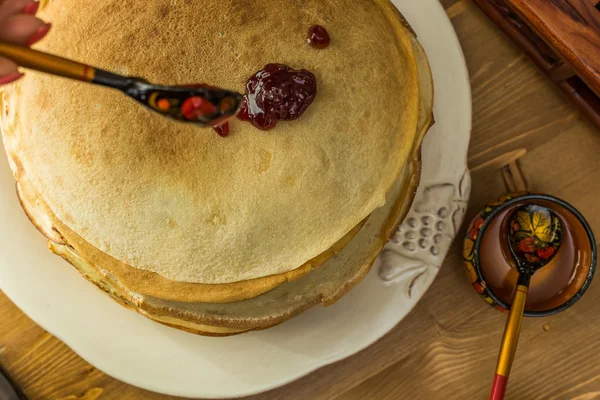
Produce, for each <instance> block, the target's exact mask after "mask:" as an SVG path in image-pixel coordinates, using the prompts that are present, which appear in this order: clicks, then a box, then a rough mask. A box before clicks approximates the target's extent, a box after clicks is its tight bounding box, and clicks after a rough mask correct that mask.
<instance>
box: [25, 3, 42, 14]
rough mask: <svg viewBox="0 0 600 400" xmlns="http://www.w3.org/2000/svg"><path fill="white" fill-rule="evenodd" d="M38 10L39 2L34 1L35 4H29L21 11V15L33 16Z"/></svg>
mask: <svg viewBox="0 0 600 400" xmlns="http://www.w3.org/2000/svg"><path fill="white" fill-rule="evenodd" d="M39 8H40V3H39V2H37V1H36V2H32V3H29V4H27V5H26V6H25V8H24V9H23V14H29V15H35V14H36V13H37V12H38V9H39Z"/></svg>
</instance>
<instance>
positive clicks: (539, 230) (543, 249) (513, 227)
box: [508, 204, 562, 276]
mask: <svg viewBox="0 0 600 400" xmlns="http://www.w3.org/2000/svg"><path fill="white" fill-rule="evenodd" d="M561 244H562V223H561V222H560V219H559V218H558V216H557V215H556V214H555V213H554V211H552V210H551V209H549V208H547V207H544V206H540V205H535V204H525V205H523V206H521V207H519V208H518V209H517V210H515V212H514V213H513V215H512V218H511V220H510V224H509V235H508V247H509V249H510V252H511V254H512V256H513V258H514V261H515V264H516V267H517V270H518V271H519V273H520V274H525V275H530V276H531V275H533V274H534V273H535V272H536V271H537V270H539V269H540V268H542V267H544V266H546V265H547V264H548V263H550V262H551V261H552V260H553V259H554V257H555V256H556V254H557V253H558V250H559V248H560V246H561Z"/></svg>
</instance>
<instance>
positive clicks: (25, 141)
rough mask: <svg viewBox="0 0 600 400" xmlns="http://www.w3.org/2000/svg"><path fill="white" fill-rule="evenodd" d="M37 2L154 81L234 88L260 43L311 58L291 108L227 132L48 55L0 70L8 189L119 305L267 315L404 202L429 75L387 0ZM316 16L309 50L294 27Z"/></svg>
mask: <svg viewBox="0 0 600 400" xmlns="http://www.w3.org/2000/svg"><path fill="white" fill-rule="evenodd" d="M41 17H42V18H45V19H47V20H49V21H52V23H53V32H54V33H52V34H51V35H49V36H48V38H47V39H45V40H44V41H43V42H42V43H41V45H40V46H39V49H41V50H44V51H48V52H52V53H55V54H58V55H62V56H65V57H69V58H73V59H76V60H81V61H85V62H86V63H89V64H92V65H96V66H99V67H101V68H103V69H106V70H112V71H116V72H119V73H124V74H129V75H133V76H143V77H145V78H147V79H149V80H150V81H153V82H157V83H164V84H189V83H198V82H207V83H210V84H211V85H215V86H220V87H224V88H228V89H232V90H237V91H242V90H243V88H244V86H245V82H246V80H247V79H248V78H249V77H250V76H251V75H252V74H253V73H254V72H256V71H257V70H259V69H261V68H263V67H264V66H265V65H266V64H269V63H281V64H286V65H289V66H291V67H293V68H297V69H300V68H303V69H308V70H309V71H311V72H313V73H314V74H315V75H316V77H317V83H318V94H317V97H316V100H315V101H314V103H313V104H312V105H311V106H310V107H309V109H308V110H307V111H306V113H305V114H304V115H303V116H302V117H301V118H300V119H298V120H296V121H292V122H281V123H280V124H278V125H277V127H276V128H275V129H273V130H271V131H268V132H263V131H259V130H257V129H256V128H254V127H253V126H252V125H250V124H248V123H244V122H241V121H237V120H236V121H233V123H232V126H231V130H232V135H231V136H230V137H228V138H221V137H219V136H218V135H216V134H215V133H214V132H212V131H210V130H202V129H199V128H196V127H193V126H189V125H185V124H178V123H175V122H172V121H169V120H166V119H164V118H162V117H161V116H158V115H156V114H153V113H151V112H149V111H147V110H145V109H143V108H142V107H139V106H138V105H136V104H135V103H133V102H132V101H131V100H129V99H127V98H126V97H125V96H121V95H119V94H118V93H115V92H113V91H111V90H107V89H104V88H100V87H95V86H92V85H87V84H84V83H78V82H72V81H66V80H63V79H59V78H55V77H51V76H48V75H43V74H38V73H34V72H29V73H28V74H27V76H26V77H25V78H24V79H23V80H21V81H20V82H18V83H16V84H14V85H12V86H10V87H6V88H3V89H0V90H2V91H1V92H0V105H1V109H0V110H1V111H2V116H1V118H2V124H1V127H2V134H3V139H4V144H5V147H6V151H7V154H8V157H9V161H10V165H11V168H12V169H13V171H14V175H15V178H16V180H17V192H18V195H19V198H20V200H21V204H22V206H23V208H24V209H25V211H26V213H27V214H28V216H29V217H30V219H31V221H32V222H33V223H34V224H35V225H36V227H37V228H38V229H39V230H40V231H41V232H42V233H43V234H44V235H45V236H46V237H47V238H48V239H49V247H50V249H51V250H52V251H53V252H55V253H56V254H58V255H60V256H62V257H64V258H65V259H66V260H68V261H69V262H70V263H71V264H73V265H74V266H75V267H76V268H77V269H78V270H79V271H80V272H81V273H82V274H83V275H84V276H85V277H86V278H87V279H88V280H90V281H91V282H93V283H94V284H96V285H97V286H98V287H100V288H101V289H102V290H104V291H105V292H107V293H109V294H110V295H111V296H112V297H113V298H114V299H116V300H118V301H119V302H120V303H122V304H124V305H126V306H127V307H130V308H132V309H134V310H136V311H138V312H140V313H142V314H143V315H145V316H147V317H149V318H152V319H154V320H156V321H159V322H161V323H164V324H167V325H171V326H174V327H176V328H179V329H184V330H188V331H191V332H195V333H200V334H206V335H217V336H219V335H230V334H235V333H240V332H245V331H249V330H255V329H264V328H267V327H270V326H273V325H275V324H278V323H280V322H283V321H284V320H286V319H288V318H291V317H292V316H294V315H297V314H299V313H301V312H302V311H304V310H306V309H308V308H309V307H312V306H314V305H316V304H318V303H322V304H325V305H328V304H331V303H333V302H335V301H336V300H337V299H339V298H340V297H341V296H343V295H344V294H345V293H347V292H348V291H349V290H350V289H351V288H352V287H354V286H355V285H356V284H357V283H358V282H359V281H360V280H361V279H362V278H363V277H364V276H365V275H366V274H367V272H368V271H369V269H370V268H371V266H372V264H373V262H374V260H375V258H376V257H377V255H378V254H379V252H380V251H381V249H382V248H383V246H384V244H385V242H386V241H387V239H388V237H389V235H390V233H391V231H392V230H393V229H394V227H395V226H397V225H398V223H400V222H401V220H402V219H403V218H404V216H405V215H406V212H407V211H408V208H409V207H410V203H411V201H412V198H413V196H414V192H415V190H416V186H417V184H418V176H419V168H420V144H421V141H422V139H423V136H424V135H425V133H426V131H427V130H428V128H429V127H430V125H431V123H432V108H433V83H432V78H431V73H430V70H429V65H428V63H427V58H426V56H425V53H424V52H423V49H422V48H421V46H420V45H419V43H418V41H417V39H416V36H415V34H414V32H413V31H412V30H411V28H410V27H409V25H408V24H407V23H406V21H405V20H404V19H403V17H402V16H401V15H400V13H399V12H398V11H397V10H396V8H395V7H394V6H393V5H392V4H391V3H390V2H389V1H388V0H361V1H356V0H330V1H327V2H324V1H322V0H305V1H302V2H299V1H294V0H254V1H245V0H225V1H224V0H204V1H187V2H172V1H169V0H152V1H146V2H139V1H136V0H105V1H102V2H98V1H93V0H60V1H42V9H41ZM315 24H319V25H322V26H324V27H325V28H326V29H327V30H328V32H329V34H330V35H331V37H332V43H331V45H330V47H328V48H327V49H325V50H315V49H313V48H311V47H310V46H308V45H307V43H306V37H307V31H308V29H309V28H310V27H311V26H313V25H315ZM43 267H44V266H40V268H43Z"/></svg>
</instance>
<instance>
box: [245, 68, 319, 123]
mask: <svg viewBox="0 0 600 400" xmlns="http://www.w3.org/2000/svg"><path fill="white" fill-rule="evenodd" d="M316 95H317V80H316V78H315V76H314V75H313V74H312V73H311V72H309V71H306V70H304V69H301V70H295V69H292V68H290V67H288V66H286V65H282V64H268V65H267V66H266V67H265V68H264V69H262V70H260V71H258V72H257V73H256V74H254V75H253V76H252V77H250V79H248V83H247V84H246V94H245V95H244V100H243V101H242V105H241V107H240V112H239V113H238V116H237V117H238V119H240V120H242V121H249V122H250V123H252V125H254V126H255V127H256V128H258V129H261V130H264V131H267V130H269V129H273V128H274V127H275V125H277V123H278V122H279V121H291V120H294V119H297V118H300V116H302V114H304V112H305V111H306V109H307V108H308V106H310V105H311V104H312V102H313V100H314V99H315V96H316Z"/></svg>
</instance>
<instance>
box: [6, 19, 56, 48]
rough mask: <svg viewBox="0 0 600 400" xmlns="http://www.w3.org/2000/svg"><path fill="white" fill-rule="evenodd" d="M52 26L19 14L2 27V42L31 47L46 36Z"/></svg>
mask: <svg viewBox="0 0 600 400" xmlns="http://www.w3.org/2000/svg"><path fill="white" fill-rule="evenodd" d="M50 27H51V25H50V24H46V23H44V22H43V21H41V20H39V19H37V18H35V17H34V16H31V15H25V14H18V15H14V16H12V17H10V18H8V19H7V20H5V21H3V23H2V24H1V25H0V40H6V41H7V42H11V43H14V44H20V45H27V46H31V45H32V44H34V43H37V42H39V41H40V40H42V39H43V38H44V36H46V34H47V33H48V31H49V30H50Z"/></svg>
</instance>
